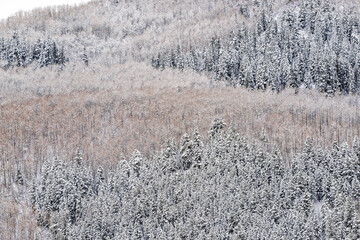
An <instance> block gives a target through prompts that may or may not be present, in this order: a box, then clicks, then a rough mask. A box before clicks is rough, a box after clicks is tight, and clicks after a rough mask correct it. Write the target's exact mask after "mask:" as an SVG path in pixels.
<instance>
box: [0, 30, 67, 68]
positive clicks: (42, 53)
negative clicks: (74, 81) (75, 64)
mask: <svg viewBox="0 0 360 240" xmlns="http://www.w3.org/2000/svg"><path fill="white" fill-rule="evenodd" d="M0 60H1V64H0V66H1V67H2V68H4V69H7V68H9V67H14V66H16V67H27V66H28V65H30V64H32V63H36V64H38V65H39V66H40V67H47V66H49V65H54V64H59V65H64V64H65V62H66V61H68V60H67V57H66V56H65V53H64V48H60V49H59V48H58V46H57V44H56V43H55V41H54V40H52V39H51V38H50V37H49V38H48V39H47V40H43V41H42V40H40V39H38V40H37V41H36V42H35V43H29V42H27V41H26V39H25V38H20V37H19V35H18V34H17V33H16V32H15V33H14V34H13V36H12V38H9V39H4V38H0Z"/></svg>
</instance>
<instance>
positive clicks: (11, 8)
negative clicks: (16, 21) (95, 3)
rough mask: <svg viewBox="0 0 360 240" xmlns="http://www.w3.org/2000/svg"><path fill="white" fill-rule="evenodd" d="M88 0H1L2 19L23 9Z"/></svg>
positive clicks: (0, 11) (0, 16)
mask: <svg viewBox="0 0 360 240" xmlns="http://www.w3.org/2000/svg"><path fill="white" fill-rule="evenodd" d="M87 1H88V0H0V19H4V18H7V17H9V16H11V15H13V14H14V13H16V12H18V11H20V10H22V11H29V10H31V9H34V8H37V7H46V6H53V5H62V4H72V5H73V4H79V3H82V2H87Z"/></svg>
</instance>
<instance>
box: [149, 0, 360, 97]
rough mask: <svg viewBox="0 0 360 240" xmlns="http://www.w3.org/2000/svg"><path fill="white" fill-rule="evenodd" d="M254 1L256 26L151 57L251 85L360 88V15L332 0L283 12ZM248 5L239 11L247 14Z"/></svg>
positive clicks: (167, 64)
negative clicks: (278, 12)
mask: <svg viewBox="0 0 360 240" xmlns="http://www.w3.org/2000/svg"><path fill="white" fill-rule="evenodd" d="M266 2H267V3H266ZM254 4H255V5H256V6H257V11H255V12H256V17H255V19H256V22H255V23H254V24H253V25H245V24H243V25H242V26H241V27H239V29H237V30H234V31H232V32H231V33H230V36H228V37H226V38H222V39H221V38H218V37H213V38H212V40H211V41H210V43H209V44H208V45H207V46H206V47H196V46H192V47H190V49H182V48H180V47H178V48H177V49H167V50H165V51H162V52H161V53H159V54H158V55H157V56H154V57H153V58H152V65H153V66H154V67H156V68H165V67H172V68H179V69H184V68H192V69H194V70H196V71H198V72H210V73H213V75H214V76H215V78H216V79H217V80H223V81H225V82H227V83H229V84H230V85H233V86H238V85H240V86H244V87H246V88H252V89H263V90H265V89H272V90H275V91H281V90H283V89H284V88H286V87H294V88H295V89H296V90H298V89H299V88H300V87H305V88H317V89H318V90H319V91H321V92H325V93H327V94H334V93H335V92H341V93H354V94H355V93H358V92H359V86H360V51H359V50H360V44H359V37H360V35H359V33H360V24H359V23H360V21H359V15H358V14H356V13H355V12H352V11H351V10H344V11H340V10H336V9H335V6H334V5H333V4H332V3H330V2H329V1H328V0H325V1H322V0H319V1H310V0H304V1H302V2H301V4H300V5H299V6H296V7H289V8H287V9H285V10H284V11H283V12H282V13H280V14H275V11H273V5H272V3H271V1H264V3H263V4H260V3H259V1H254ZM294 6H295V5H294ZM248 7H249V6H247V5H244V7H243V8H241V11H240V13H242V14H243V15H244V16H245V17H249V14H248V11H246V9H247V8H248Z"/></svg>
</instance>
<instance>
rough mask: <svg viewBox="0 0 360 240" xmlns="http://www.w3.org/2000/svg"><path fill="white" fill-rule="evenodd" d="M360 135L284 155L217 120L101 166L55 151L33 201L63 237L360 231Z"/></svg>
mask: <svg viewBox="0 0 360 240" xmlns="http://www.w3.org/2000/svg"><path fill="white" fill-rule="evenodd" d="M359 173H360V141H359V139H357V138H356V139H355V140H354V142H353V145H352V147H349V146H348V145H347V144H346V143H344V144H342V145H341V146H339V145H338V144H337V143H336V142H334V144H333V147H332V149H330V150H328V149H322V148H316V147H315V146H313V144H312V142H311V140H310V139H309V140H307V142H306V143H305V147H304V149H303V151H302V153H301V154H299V155H298V156H296V157H294V158H293V159H292V160H291V161H285V160H284V159H282V157H281V153H280V151H279V150H278V149H277V148H276V147H274V148H273V150H272V151H271V152H266V151H264V150H263V149H262V148H261V147H260V146H259V145H258V144H257V143H255V142H250V141H248V140H246V139H244V138H243V137H241V136H239V135H238V134H237V133H236V132H235V131H234V130H233V128H232V127H229V128H228V129H227V128H226V124H225V123H224V122H223V121H222V120H220V119H216V120H214V122H213V124H212V126H211V128H210V130H209V137H208V139H207V140H202V137H201V136H200V134H199V133H198V132H197V131H195V132H194V134H193V135H192V137H190V136H189V135H187V134H185V135H184V136H183V137H182V138H181V140H180V144H179V146H177V144H175V143H174V142H173V141H169V143H168V144H167V147H166V148H165V149H164V150H163V151H162V152H161V154H159V155H157V156H156V157H154V159H152V160H151V161H147V160H145V159H144V158H143V157H142V156H141V154H140V153H139V152H138V151H135V152H134V154H133V156H132V157H131V158H130V160H129V161H126V160H125V159H123V160H120V161H119V163H118V165H117V166H116V167H114V168H110V169H108V171H104V170H103V169H102V168H101V167H99V168H98V169H97V170H94V169H90V168H88V167H86V166H85V164H84V163H83V160H82V158H81V154H80V153H79V152H78V153H77V154H76V157H75V158H74V160H73V161H70V162H64V161H62V160H60V159H57V158H55V159H54V160H48V161H46V163H45V164H44V166H43V168H42V174H41V178H40V179H38V180H35V182H34V184H33V187H32V188H31V191H30V196H31V197H30V200H31V204H32V206H33V209H34V210H35V212H36V213H37V216H38V224H39V225H41V226H44V227H45V228H47V229H49V231H50V232H51V234H52V237H53V238H56V239H360V214H359V197H360V185H359V180H360V174H359Z"/></svg>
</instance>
